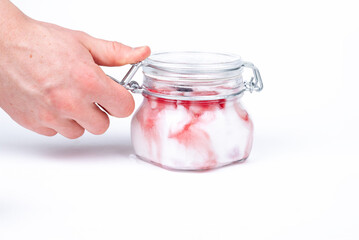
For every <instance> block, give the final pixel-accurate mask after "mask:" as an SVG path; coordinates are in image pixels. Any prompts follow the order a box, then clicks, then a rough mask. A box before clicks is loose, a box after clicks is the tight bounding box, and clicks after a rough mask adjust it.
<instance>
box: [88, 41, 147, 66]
mask: <svg viewBox="0 0 359 240" xmlns="http://www.w3.org/2000/svg"><path fill="white" fill-rule="evenodd" d="M82 43H83V44H84V46H85V47H86V48H87V49H88V50H89V51H90V53H91V55H92V57H93V59H94V61H95V62H96V63H97V64H98V65H102V66H122V65H125V64H133V63H137V62H140V61H143V60H144V59H146V58H147V57H148V56H149V55H150V54H151V50H150V48H149V47H148V46H143V47H137V48H132V47H129V46H126V45H124V44H122V43H119V42H115V41H106V40H102V39H97V38H93V37H91V36H89V35H85V34H83V35H82Z"/></svg>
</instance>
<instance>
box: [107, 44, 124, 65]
mask: <svg viewBox="0 0 359 240" xmlns="http://www.w3.org/2000/svg"><path fill="white" fill-rule="evenodd" d="M122 46H123V45H122V44H121V43H119V42H116V41H110V42H109V43H108V44H107V56H108V60H109V61H110V62H111V63H112V64H115V63H116V62H117V60H118V56H121V52H122Z"/></svg>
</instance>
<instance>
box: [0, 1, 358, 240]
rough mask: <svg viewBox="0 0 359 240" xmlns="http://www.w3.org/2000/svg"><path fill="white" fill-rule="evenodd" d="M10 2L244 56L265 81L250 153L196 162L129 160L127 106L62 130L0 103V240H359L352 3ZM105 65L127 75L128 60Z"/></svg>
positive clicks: (145, 39) (108, 32)
mask: <svg viewBox="0 0 359 240" xmlns="http://www.w3.org/2000/svg"><path fill="white" fill-rule="evenodd" d="M13 2H14V3H15V4H16V5H17V6H18V7H19V8H21V9H22V10H23V11H24V12H25V13H26V14H28V15H29V16H31V17H33V18H35V19H38V20H43V21H48V22H52V23H55V24H58V25H62V26H64V27H68V28H73V29H78V30H82V31H86V32H88V33H89V34H91V35H93V36H96V37H99V38H104V39H109V40H117V41H120V42H123V43H125V44H128V45H131V46H139V45H145V44H147V45H149V46H151V48H152V50H153V51H164V50H169V51H174V50H206V51H221V52H232V53H236V54H239V55H241V56H242V57H243V59H245V60H248V61H252V62H253V63H254V64H256V65H257V67H258V68H259V69H260V71H261V74H262V77H263V81H264V90H263V92H261V93H253V94H246V95H245V96H244V97H243V103H244V104H245V106H246V107H247V110H248V111H249V113H250V114H251V116H252V119H253V121H254V124H255V138H254V146H253V149H252V153H251V155H250V157H249V159H248V160H247V162H245V163H243V164H239V165H234V166H230V167H226V168H222V169H219V170H215V171H209V172H204V173H186V172H171V171H167V170H163V169H160V168H158V167H155V166H152V165H149V164H147V163H144V162H141V161H139V160H137V159H136V158H134V157H133V156H132V155H131V154H133V150H132V147H131V144H130V137H129V136H130V129H129V123H130V118H127V119H114V118H112V119H111V120H112V122H111V127H110V129H109V130H108V132H107V133H106V134H104V135H102V136H92V135H90V134H85V135H84V136H83V137H82V138H80V139H77V140H67V139H65V138H63V137H61V136H55V137H52V138H47V137H43V136H39V135H36V134H35V133H32V132H29V131H28V130H26V129H23V128H22V127H20V126H18V125H17V124H16V123H14V122H13V121H12V120H11V119H10V118H9V117H8V116H7V115H6V114H5V113H4V112H3V111H0V239H1V240H12V239H37V240H42V239H46V240H48V239H51V240H57V239H66V240H70V239H86V240H90V239H166V240H167V239H181V240H183V239H221V240H222V239H248V240H251V239H261V240H267V239H275V240H280V239H286V240H287V239H316V240H317V239H325V240H329V239H340V240H346V239H359V206H358V202H359V192H358V189H359V164H358V161H359V153H358V151H359V149H358V148H359V145H358V134H359V127H358V123H359V114H358V106H357V104H358V102H359V101H358V100H359V97H358V94H357V91H358V90H357V89H358V87H359V84H358V80H359V74H358V70H357V69H358V66H357V65H358V55H359V47H358V45H359V17H358V8H357V7H355V5H354V3H355V1H345V0H342V1H330V0H328V1H315V0H311V1H307V0H302V1H284V0H283V1H280V0H274V1H265V0H251V1H229V0H228V1H227V0H222V1H210V0H207V1H195V0H191V1H187V0H182V1H168V0H167V1H154V0H152V1H144V0H137V1H129V0H128V1H116V0H101V1H90V0H87V1H85V0H71V1H70V0H61V1H60V0H53V1H45V0H28V1H21V0H16V1H13ZM0 17H1V16H0ZM104 69H105V71H106V72H107V73H109V74H112V75H114V76H115V77H118V78H121V76H122V75H123V74H124V73H125V71H127V69H128V67H127V68H126V67H122V68H104ZM136 77H137V78H138V79H140V78H141V77H142V76H141V74H137V76H136ZM136 102H137V106H138V105H139V104H140V102H141V96H136Z"/></svg>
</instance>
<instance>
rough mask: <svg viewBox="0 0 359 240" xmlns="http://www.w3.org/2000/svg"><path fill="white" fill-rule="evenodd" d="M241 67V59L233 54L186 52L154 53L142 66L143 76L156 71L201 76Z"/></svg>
mask: <svg viewBox="0 0 359 240" xmlns="http://www.w3.org/2000/svg"><path fill="white" fill-rule="evenodd" d="M241 65H242V60H241V58H240V57H239V56H237V55H234V54H226V53H211V52H194V51H187V52H161V53H155V54H152V55H151V56H150V57H149V58H147V59H146V60H144V61H143V65H142V66H143V72H144V73H145V74H146V73H150V72H151V70H153V69H156V70H158V71H163V72H167V73H178V74H191V75H199V74H201V75H203V73H226V72H228V71H235V70H239V69H240V67H241ZM212 78H213V76H212Z"/></svg>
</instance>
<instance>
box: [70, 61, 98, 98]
mask: <svg viewBox="0 0 359 240" xmlns="http://www.w3.org/2000/svg"><path fill="white" fill-rule="evenodd" d="M71 78H72V79H71V80H72V81H73V82H74V83H75V84H76V86H78V87H79V89H81V90H83V91H90V92H93V91H96V90H97V89H98V88H99V78H98V74H97V72H96V71H94V69H93V68H90V67H88V66H82V67H81V66H80V67H78V68H76V69H74V70H73V71H72V73H71Z"/></svg>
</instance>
